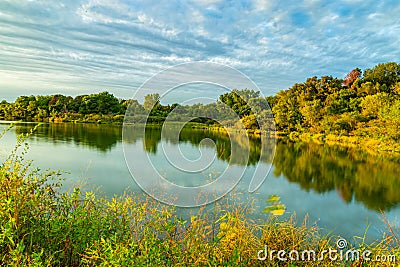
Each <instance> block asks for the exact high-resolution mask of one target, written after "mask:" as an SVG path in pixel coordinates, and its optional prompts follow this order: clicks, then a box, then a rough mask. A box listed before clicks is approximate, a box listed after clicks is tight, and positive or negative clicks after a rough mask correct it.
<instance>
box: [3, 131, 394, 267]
mask: <svg viewBox="0 0 400 267" xmlns="http://www.w3.org/2000/svg"><path fill="white" fill-rule="evenodd" d="M26 138H27V136H26V135H21V136H19V137H18V140H17V146H16V147H15V149H14V150H13V151H12V152H11V154H10V156H9V157H7V158H6V159H5V161H4V162H3V163H2V165H1V166H0V227H1V230H0V262H1V264H2V265H4V266H337V265H338V264H343V266H370V265H371V266H374V265H373V264H372V263H367V262H362V261H359V262H353V263H350V262H348V263H345V262H342V263H338V262H334V261H331V260H329V259H324V260H323V261H311V260H308V261H292V262H290V261H289V262H284V261H279V260H278V259H276V258H274V259H272V260H269V259H268V260H267V261H260V260H258V259H257V253H258V252H259V251H260V250H262V249H264V247H265V246H266V245H267V246H268V248H271V249H274V250H285V251H291V250H294V249H296V250H306V249H314V250H316V252H317V253H319V252H321V251H322V250H325V249H329V248H334V247H335V239H334V237H329V236H324V235H321V233H320V230H319V229H318V227H316V226H315V225H314V226H309V225H307V223H306V221H305V222H304V223H303V224H301V225H300V226H299V225H297V223H296V222H295V221H294V219H293V218H292V219H290V220H287V221H282V220H279V219H277V218H276V217H274V216H271V217H270V218H269V219H268V220H266V221H265V222H261V223H260V222H254V221H252V220H250V219H249V218H248V216H247V214H246V212H247V209H246V208H243V207H242V206H240V205H235V204H233V205H231V206H230V205H229V204H227V205H225V204H222V202H220V203H218V204H216V205H215V206H214V208H213V209H211V210H210V209H207V210H206V209H201V210H202V211H201V212H199V214H196V215H194V216H192V217H191V218H190V219H188V220H187V221H185V220H183V219H182V218H179V216H178V215H177V214H178V213H177V212H176V210H175V208H174V207H171V206H165V205H162V204H160V203H158V202H156V201H155V200H152V199H151V198H144V197H138V196H135V195H134V194H130V193H125V194H123V195H121V196H116V197H114V198H112V199H109V198H105V197H103V196H101V195H100V194H98V193H94V192H91V191H89V192H83V191H82V190H81V189H79V188H75V189H74V190H72V191H71V192H61V191H60V190H59V188H60V185H61V182H62V179H61V178H60V177H61V174H62V173H61V172H58V171H50V170H48V171H41V170H39V169H37V168H35V167H34V166H33V165H32V162H31V161H27V160H25V159H24V155H25V154H26V153H27V151H28V149H29V146H28V145H27V143H26ZM390 229H391V231H388V235H386V236H385V237H384V238H383V239H382V240H381V241H379V242H377V243H374V244H372V245H366V244H364V243H362V244H360V245H359V246H358V247H357V248H360V249H371V250H372V252H373V254H376V253H380V254H387V255H389V254H393V255H397V258H400V253H399V249H398V248H399V245H400V244H399V237H398V233H396V232H395V230H393V228H390ZM351 264H352V265H351ZM395 264H396V263H389V262H388V263H380V264H379V265H376V266H396V265H395Z"/></svg>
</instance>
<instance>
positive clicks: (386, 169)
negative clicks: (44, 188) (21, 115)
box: [0, 123, 400, 241]
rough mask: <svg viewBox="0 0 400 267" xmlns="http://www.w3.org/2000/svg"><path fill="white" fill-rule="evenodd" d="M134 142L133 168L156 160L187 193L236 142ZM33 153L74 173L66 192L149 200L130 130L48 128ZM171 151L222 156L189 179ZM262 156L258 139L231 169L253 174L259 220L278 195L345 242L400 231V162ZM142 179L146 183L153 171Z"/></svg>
mask: <svg viewBox="0 0 400 267" xmlns="http://www.w3.org/2000/svg"><path fill="white" fill-rule="evenodd" d="M7 127H8V124H7V123H1V124H0V130H3V129H5V128H7ZM32 127H33V124H18V125H16V126H15V127H14V128H12V129H11V130H10V131H8V132H7V133H6V135H5V136H4V137H3V138H2V139H1V140H0V155H1V157H3V158H4V156H6V155H7V153H8V152H9V151H10V150H11V149H12V148H13V146H14V145H15V143H16V135H18V134H20V133H23V132H26V131H28V130H29V129H30V128H32ZM204 138H209V139H211V140H212V141H213V142H214V144H215V145H214V144H212V143H210V142H201V140H203V139H204ZM124 140H125V139H124ZM126 140H127V142H128V145H127V147H128V149H129V151H130V152H131V154H133V155H134V157H135V158H134V159H133V160H138V162H140V161H141V160H143V159H144V158H145V157H149V159H150V160H151V162H152V163H153V165H154V167H155V168H156V169H157V171H158V172H159V173H160V174H162V175H163V177H165V178H166V179H169V180H170V181H172V182H174V183H176V184H179V185H184V186H196V185H202V184H206V183H207V182H208V181H209V180H210V179H213V178H215V177H218V175H219V174H221V173H222V172H223V171H224V169H225V168H226V167H227V165H228V164H229V161H230V159H231V143H230V139H229V137H228V136H227V135H226V134H224V133H218V132H211V131H207V130H201V129H184V130H183V131H182V132H181V133H180V136H179V140H175V139H174V138H173V137H169V136H168V135H166V136H163V138H162V136H161V130H160V128H156V127H149V128H147V130H146V134H144V133H142V132H141V130H139V129H137V130H136V129H135V127H132V129H131V130H130V131H129V135H128V136H126ZM233 142H235V144H236V145H237V146H238V147H240V146H241V145H243V147H244V146H245V144H246V142H244V141H243V140H242V139H241V138H240V137H238V138H236V139H235V140H233ZM199 144H201V145H200V149H199ZM29 145H30V151H29V154H28V158H30V159H33V160H34V164H35V165H36V166H38V167H40V168H42V169H47V168H50V169H57V170H66V171H68V172H70V173H69V174H65V175H64V177H65V178H66V181H65V182H64V186H63V189H65V190H67V189H68V188H71V187H72V186H74V185H76V184H82V183H84V184H85V186H86V188H88V189H90V188H94V187H95V188H97V187H100V188H101V190H102V191H103V192H104V193H105V194H106V195H107V196H113V195H115V194H120V193H122V192H123V191H124V190H126V189H127V188H129V189H130V190H132V191H134V192H141V190H140V188H139V187H138V186H137V185H136V183H135V182H134V180H133V178H132V176H131V174H130V172H129V170H128V168H127V166H126V162H125V158H124V153H123V143H122V127H119V126H108V125H90V124H44V125H41V126H40V127H39V128H38V129H37V131H36V132H35V133H34V134H33V135H32V136H31V137H30V138H29ZM163 149H169V150H171V151H177V152H176V153H178V152H179V151H180V153H182V154H183V155H184V156H185V157H186V158H187V159H189V160H192V161H195V160H196V159H198V158H199V157H200V156H201V155H202V154H209V155H211V154H212V155H215V159H214V161H213V162H212V164H211V165H210V166H209V167H208V168H206V169H205V170H204V171H202V172H198V173H196V174H190V175H188V174H187V172H182V171H180V170H179V169H177V168H175V167H173V166H171V164H169V163H168V161H167V160H166V157H165V154H164V153H163V152H164V151H163ZM260 149H261V146H260V140H259V139H250V151H249V153H250V154H249V158H248V160H247V158H245V159H241V158H240V157H235V159H234V160H232V161H234V162H232V161H231V162H230V164H232V165H236V166H237V167H238V170H239V169H243V167H244V169H245V173H244V176H243V179H242V182H241V183H240V184H239V185H238V187H237V191H243V196H244V198H245V200H244V201H252V200H253V201H254V202H255V203H256V205H257V206H258V207H259V212H255V214H254V215H253V216H255V217H259V218H263V217H267V215H266V214H264V213H262V212H261V210H262V209H263V208H265V206H266V204H265V200H266V199H268V196H269V195H272V194H278V195H280V197H281V200H282V202H283V203H284V204H285V205H286V207H287V212H286V216H289V215H290V214H293V213H294V212H295V213H296V217H297V218H298V220H299V221H301V220H302V218H304V216H306V215H308V217H309V221H310V223H313V222H317V224H318V225H319V226H320V227H321V228H323V231H324V232H327V233H333V234H335V235H341V236H343V237H345V238H347V239H348V240H349V241H351V240H352V238H351V237H353V236H363V235H364V233H365V230H366V228H367V226H368V225H369V229H368V232H367V239H368V240H369V241H371V240H373V239H375V238H378V237H380V236H381V235H382V234H381V232H382V230H383V229H385V226H384V224H383V222H382V216H381V214H380V211H384V212H385V214H386V217H387V218H388V219H389V220H390V221H391V222H392V223H393V224H395V225H397V227H398V225H399V221H400V220H399V219H400V171H399V170H400V162H399V161H396V160H390V159H387V158H379V157H376V156H372V155H369V154H366V153H363V152H361V151H354V150H349V149H345V148H337V147H328V146H323V145H316V144H300V143H296V144H293V143H283V142H278V144H277V146H276V150H275V156H274V157H272V153H271V151H272V150H273V149H272V148H271V147H267V148H265V149H267V150H269V149H270V150H269V151H267V153H265V155H264V156H263V157H262V158H261V159H260ZM239 153H240V152H239ZM244 154H245V153H244ZM177 156H178V155H177ZM258 162H260V163H259V164H261V165H265V166H264V167H265V168H268V167H269V166H270V165H271V164H272V169H271V172H270V173H269V175H268V178H267V180H266V181H265V182H264V183H263V184H262V186H261V187H260V188H259V189H258V190H257V191H256V193H254V194H250V193H247V192H246V191H247V188H248V184H249V181H250V179H251V177H252V173H253V172H254V169H255V167H256V165H257V163H258ZM240 167H241V168H240ZM141 173H142V175H144V177H145V175H146V170H145V169H144V170H141ZM238 175H240V173H238ZM229 196H230V195H228V196H227V197H229Z"/></svg>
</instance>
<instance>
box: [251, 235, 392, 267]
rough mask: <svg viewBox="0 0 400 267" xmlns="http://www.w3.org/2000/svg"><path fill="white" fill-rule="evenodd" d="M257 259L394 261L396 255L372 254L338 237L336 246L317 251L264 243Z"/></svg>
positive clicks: (284, 260)
mask: <svg viewBox="0 0 400 267" xmlns="http://www.w3.org/2000/svg"><path fill="white" fill-rule="evenodd" d="M257 259H258V260H260V261H265V260H269V261H273V260H275V259H277V260H279V261H283V262H287V261H324V260H330V261H351V262H353V261H361V260H362V261H366V262H389V263H395V262H396V260H397V259H396V255H375V256H373V255H372V251H371V250H358V249H350V248H348V243H347V241H346V239H343V238H339V239H338V240H337V242H336V248H329V249H325V250H322V251H319V252H316V250H312V249H311V250H302V251H299V250H291V251H286V250H273V249H272V250H269V249H268V246H267V245H265V246H264V249H262V250H259V251H258V252H257Z"/></svg>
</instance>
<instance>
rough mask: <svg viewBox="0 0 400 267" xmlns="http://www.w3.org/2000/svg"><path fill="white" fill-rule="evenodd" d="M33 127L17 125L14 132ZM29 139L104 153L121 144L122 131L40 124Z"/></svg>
mask: <svg viewBox="0 0 400 267" xmlns="http://www.w3.org/2000/svg"><path fill="white" fill-rule="evenodd" d="M33 126H34V125H33V124H26V123H19V124H17V125H16V126H15V132H16V134H21V133H27V132H29V131H30V130H31V129H32V128H33ZM31 138H40V139H44V140H45V141H46V143H51V144H57V143H58V142H65V143H73V144H75V145H80V146H87V147H89V148H93V149H97V150H99V151H101V152H106V151H109V150H111V149H112V148H113V147H115V146H116V144H117V143H119V142H121V140H122V129H121V127H120V126H114V125H99V124H74V123H59V124H57V123H56V124H41V125H40V126H39V127H37V129H36V131H35V132H34V134H33V136H32V137H31Z"/></svg>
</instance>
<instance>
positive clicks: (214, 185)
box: [123, 62, 275, 207]
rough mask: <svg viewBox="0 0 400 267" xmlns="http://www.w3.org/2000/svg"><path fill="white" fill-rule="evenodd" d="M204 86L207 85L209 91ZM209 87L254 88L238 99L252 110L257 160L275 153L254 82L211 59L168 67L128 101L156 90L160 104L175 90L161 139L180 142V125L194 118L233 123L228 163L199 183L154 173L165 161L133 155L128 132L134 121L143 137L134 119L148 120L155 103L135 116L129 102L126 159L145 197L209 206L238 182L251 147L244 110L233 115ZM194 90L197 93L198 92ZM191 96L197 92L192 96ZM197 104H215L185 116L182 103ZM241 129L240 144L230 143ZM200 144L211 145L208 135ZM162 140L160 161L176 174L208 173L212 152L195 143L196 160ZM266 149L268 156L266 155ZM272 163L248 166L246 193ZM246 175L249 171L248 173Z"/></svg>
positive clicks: (268, 118)
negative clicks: (257, 138) (258, 146)
mask: <svg viewBox="0 0 400 267" xmlns="http://www.w3.org/2000/svg"><path fill="white" fill-rule="evenodd" d="M207 86H208V87H209V88H208V90H207ZM210 88H211V90H213V88H218V89H219V90H220V91H222V92H223V94H225V93H230V92H232V90H233V89H238V90H244V89H251V90H254V91H258V92H259V95H258V97H257V98H252V99H247V98H246V96H241V99H242V100H243V101H244V102H245V103H246V106H247V107H249V108H250V109H251V111H250V113H248V114H251V117H248V118H251V119H252V120H254V119H255V120H256V122H253V123H254V124H256V125H258V127H259V129H260V130H261V131H259V132H258V133H259V134H260V135H261V138H260V140H261V155H260V159H262V158H266V157H269V158H270V159H273V155H274V153H275V123H274V119H273V116H272V112H271V109H270V107H269V105H268V102H267V101H266V99H265V97H264V96H263V95H262V94H261V91H260V90H259V88H258V87H257V85H256V84H255V83H254V82H253V81H251V80H250V79H249V78H248V77H247V76H245V75H244V74H243V73H241V72H239V71H238V70H236V69H233V68H231V67H228V66H225V65H221V64H216V63H210V62H193V63H186V64H181V65H177V66H174V67H171V68H168V69H166V70H164V71H162V72H160V73H158V74H156V75H154V76H153V77H152V78H150V79H149V80H147V81H146V82H145V83H144V84H143V85H142V86H141V87H140V88H139V89H138V90H137V91H136V93H135V95H134V96H133V99H141V98H143V97H144V96H145V95H148V94H151V93H154V92H156V93H158V94H159V102H161V103H162V102H164V103H165V102H167V101H166V99H168V97H169V98H170V97H171V95H174V93H175V95H176V92H178V91H179V94H178V95H179V99H178V98H174V101H175V99H176V100H177V102H178V103H177V104H178V105H177V106H176V107H175V108H174V109H173V110H172V111H171V112H170V113H169V114H168V116H167V118H166V119H165V121H164V123H163V126H162V131H161V141H162V140H163V138H165V137H168V138H169V139H168V140H175V141H174V142H176V143H178V144H179V142H178V141H179V137H180V132H181V131H182V129H183V127H184V126H185V124H187V123H188V122H191V121H194V120H196V118H197V119H198V118H207V119H209V120H213V121H215V122H217V123H219V125H220V126H222V127H224V128H225V129H229V128H232V127H233V126H234V127H235V131H227V132H228V134H229V140H230V143H231V147H230V153H231V154H230V157H229V164H227V166H226V168H225V169H224V170H223V171H222V172H220V173H219V174H218V177H216V179H215V178H214V179H213V180H212V181H210V182H209V183H207V184H205V185H204V184H203V185H201V186H192V187H191V186H182V185H178V184H175V183H173V182H171V181H170V180H168V179H166V178H165V177H164V176H163V174H162V173H161V172H160V171H159V169H160V168H161V167H160V166H161V165H162V164H165V162H163V163H161V162H159V161H156V160H154V158H153V159H152V158H151V157H150V156H149V155H147V158H138V156H137V154H135V152H134V151H133V150H132V149H130V143H129V135H130V134H131V131H132V125H135V127H136V130H137V127H141V128H142V129H141V130H142V131H143V135H144V136H145V135H146V130H147V128H146V124H145V123H135V122H137V121H138V117H140V121H141V122H143V121H144V122H148V121H151V119H152V115H151V114H152V113H151V110H152V108H153V107H154V105H157V102H156V101H155V102H154V103H153V106H152V107H148V106H147V105H146V107H145V109H146V110H145V111H142V112H144V113H141V114H139V115H140V116H139V115H138V111H137V102H135V101H131V102H130V104H129V105H128V108H127V111H126V113H125V118H124V125H123V141H124V142H123V148H124V156H125V160H126V163H127V166H128V168H129V171H130V173H131V175H132V177H133V179H134V181H135V182H136V183H137V184H138V185H139V186H140V187H141V188H142V190H144V191H145V192H146V193H147V194H148V195H150V196H151V197H153V198H155V199H157V200H159V201H161V202H163V203H166V204H170V205H174V206H178V207H196V206H201V205H205V204H209V203H211V202H214V201H216V200H218V199H220V198H222V197H223V196H224V195H226V194H227V193H229V192H230V191H231V190H232V189H233V188H234V187H235V186H236V185H237V184H238V183H239V181H240V180H241V178H242V177H243V175H244V173H245V171H246V170H247V166H248V164H247V162H248V161H249V157H250V145H249V136H248V134H247V132H246V129H248V127H246V126H245V124H244V122H243V114H238V112H235V111H234V110H233V108H232V107H231V106H230V105H226V104H225V103H223V101H218V96H219V95H218V96H217V95H216V94H215V95H216V96H214V98H213V97H210V96H209V95H212V94H210V93H209V92H210ZM183 89H184V90H183ZM153 90H156V91H153ZM207 92H208V93H207ZM211 92H212V91H211ZM199 94H200V96H198V95H199ZM201 94H202V95H201ZM194 95H196V96H195V97H194ZM178 100H179V101H178ZM250 100H251V101H250ZM260 101H261V102H260ZM197 103H214V104H213V105H214V106H208V108H209V109H210V107H211V111H210V110H208V111H206V110H204V111H202V110H200V109H199V110H198V111H197V114H190V115H189V114H187V113H185V106H190V105H194V104H197ZM143 118H144V119H143ZM149 119H150V120H149ZM176 121H179V122H180V123H179V124H178V125H179V126H178V127H180V128H179V129H178V131H177V130H176V125H177V124H176V123H175V124H174V122H176ZM172 124H173V125H175V130H171V128H173V127H169V125H172ZM240 133H241V136H240V145H239V144H238V143H239V142H234V140H237V139H239V137H238V135H239V134H240ZM243 133H246V134H245V135H244V136H245V137H243ZM202 142H204V143H207V145H208V146H210V144H211V145H212V144H213V145H214V146H215V145H216V144H215V142H214V141H213V140H211V139H210V138H206V139H203V140H202V141H201V142H200V145H201V144H202ZM166 143H168V142H161V143H160V144H161V145H162V153H163V156H164V158H165V161H166V162H167V163H168V164H169V165H170V166H172V167H173V168H174V169H175V170H176V171H177V172H181V173H184V175H185V178H186V177H187V179H188V180H190V178H191V175H193V174H195V173H201V172H202V173H204V172H205V171H206V172H207V171H210V173H211V172H212V170H211V169H210V166H211V164H212V163H213V162H214V161H215V157H216V155H215V153H214V154H212V153H206V151H202V150H201V146H200V147H199V150H200V157H199V158H198V159H196V160H192V159H189V158H187V157H185V155H184V153H182V151H181V149H176V146H168V145H165V144H166ZM266 143H268V149H265V145H266ZM271 147H272V149H271ZM266 151H268V152H266ZM203 152H204V153H203ZM265 153H268V154H269V155H265ZM243 159H245V160H243ZM237 162H240V164H235V163H237ZM162 166H164V165H162ZM271 166H272V165H271V164H260V160H259V162H258V164H256V168H254V169H253V168H252V169H251V171H252V172H253V173H252V178H251V180H250V182H249V187H248V191H249V192H254V191H256V190H257V189H258V188H259V187H260V186H261V184H262V183H263V181H264V180H265V179H266V177H267V175H268V173H269V171H270V169H271ZM159 167H160V168H159ZM143 170H145V171H146V175H143V173H144V171H143ZM246 175H248V172H247V174H246Z"/></svg>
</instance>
